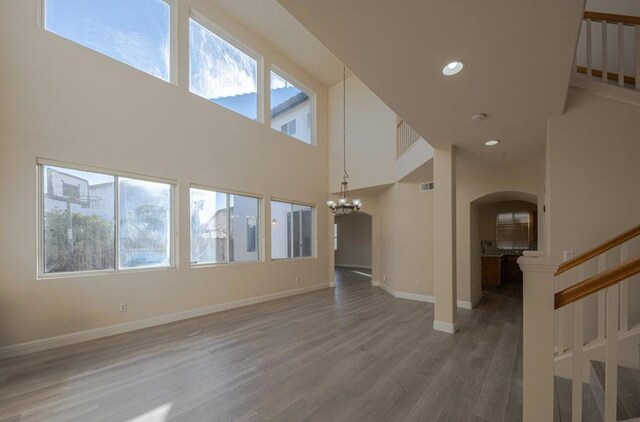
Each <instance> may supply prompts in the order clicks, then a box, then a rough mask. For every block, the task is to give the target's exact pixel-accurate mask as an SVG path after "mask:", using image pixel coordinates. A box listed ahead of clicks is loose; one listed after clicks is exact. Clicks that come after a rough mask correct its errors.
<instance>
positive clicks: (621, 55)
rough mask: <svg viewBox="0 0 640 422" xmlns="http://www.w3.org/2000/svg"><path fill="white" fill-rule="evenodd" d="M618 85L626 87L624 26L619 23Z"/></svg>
mask: <svg viewBox="0 0 640 422" xmlns="http://www.w3.org/2000/svg"><path fill="white" fill-rule="evenodd" d="M618 85H620V86H624V24H623V23H622V22H620V23H618Z"/></svg>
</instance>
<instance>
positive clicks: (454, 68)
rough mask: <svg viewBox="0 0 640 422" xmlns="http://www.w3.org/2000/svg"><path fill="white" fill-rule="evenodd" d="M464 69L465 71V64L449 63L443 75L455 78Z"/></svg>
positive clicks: (444, 68) (443, 69)
mask: <svg viewBox="0 0 640 422" xmlns="http://www.w3.org/2000/svg"><path fill="white" fill-rule="evenodd" d="M462 69H464V62H459V61H454V62H450V63H447V64H446V65H445V66H444V67H443V68H442V74H443V75H444V76H453V75H455V74H458V73H460V72H462Z"/></svg>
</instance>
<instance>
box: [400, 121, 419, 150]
mask: <svg viewBox="0 0 640 422" xmlns="http://www.w3.org/2000/svg"><path fill="white" fill-rule="evenodd" d="M396 130H397V132H396V158H400V157H402V156H403V155H404V154H405V153H406V152H407V151H408V150H409V148H411V147H412V146H413V144H415V143H416V142H418V139H420V135H419V134H418V132H416V130H415V129H414V128H412V127H411V126H409V125H408V124H407V122H405V121H404V120H400V122H399V123H398V126H397V128H396Z"/></svg>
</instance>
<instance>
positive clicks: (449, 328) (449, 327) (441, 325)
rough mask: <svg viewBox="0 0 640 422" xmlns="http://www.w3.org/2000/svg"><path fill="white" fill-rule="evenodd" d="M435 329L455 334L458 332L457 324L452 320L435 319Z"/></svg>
mask: <svg viewBox="0 0 640 422" xmlns="http://www.w3.org/2000/svg"><path fill="white" fill-rule="evenodd" d="M433 329H434V330H437V331H443V332H445V333H449V334H454V333H455V332H456V325H455V324H452V323H450V322H442V321H436V320H435V319H434V320H433Z"/></svg>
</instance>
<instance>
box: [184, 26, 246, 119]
mask: <svg viewBox="0 0 640 422" xmlns="http://www.w3.org/2000/svg"><path fill="white" fill-rule="evenodd" d="M189 64H190V78H189V88H190V90H191V92H192V93H194V94H197V95H199V96H201V97H203V98H206V99H208V100H209V101H212V102H214V103H216V104H218V105H221V106H223V107H226V108H228V109H229V110H233V111H235V112H236V113H239V114H242V115H243V116H245V117H248V118H250V119H253V120H257V118H258V62H257V60H256V59H254V58H253V57H251V56H249V55H248V54H246V53H244V52H243V51H241V50H240V49H238V48H237V47H235V46H233V45H232V44H230V43H229V42H227V41H225V40H223V39H222V38H220V37H219V36H218V35H216V34H214V33H213V32H212V31H211V30H209V29H208V28H206V27H204V26H203V25H202V24H200V23H198V22H197V21H196V20H194V19H193V18H192V19H190V20H189Z"/></svg>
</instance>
